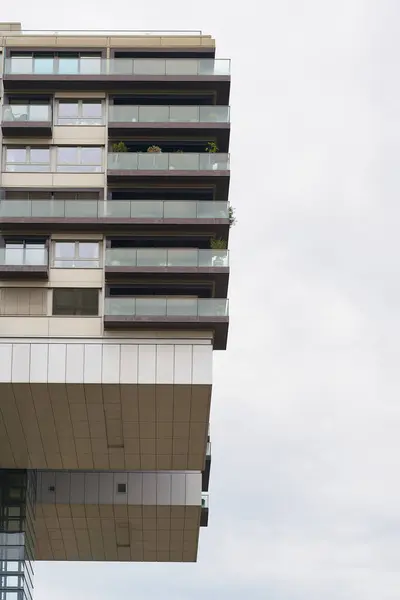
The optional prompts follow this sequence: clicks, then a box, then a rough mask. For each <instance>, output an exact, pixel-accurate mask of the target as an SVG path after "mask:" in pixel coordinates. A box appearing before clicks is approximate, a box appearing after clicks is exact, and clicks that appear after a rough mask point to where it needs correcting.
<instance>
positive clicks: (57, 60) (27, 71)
mask: <svg viewBox="0 0 400 600" xmlns="http://www.w3.org/2000/svg"><path fill="white" fill-rule="evenodd" d="M5 74H6V75H40V76H43V75H49V76H53V75H102V76H103V75H105V76H107V75H127V76H129V75H136V76H140V75H153V76H165V75H169V76H177V77H180V76H181V75H184V76H190V75H192V76H209V77H213V76H215V77H217V76H221V75H229V74H230V60H229V59H221V58H219V59H212V58H201V59H192V58H166V59H165V58H111V59H106V58H101V57H99V56H93V57H90V56H82V57H80V58H79V57H74V56H71V57H69V56H62V55H59V56H56V57H53V56H34V55H33V56H12V57H10V58H7V59H6V64H5Z"/></svg>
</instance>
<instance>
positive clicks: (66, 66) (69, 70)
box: [58, 56, 79, 75]
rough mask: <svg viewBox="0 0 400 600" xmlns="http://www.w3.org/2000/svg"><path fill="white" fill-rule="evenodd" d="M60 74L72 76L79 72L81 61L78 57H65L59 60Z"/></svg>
mask: <svg viewBox="0 0 400 600" xmlns="http://www.w3.org/2000/svg"><path fill="white" fill-rule="evenodd" d="M58 72H59V73H61V74H65V75H68V74H72V75H74V74H75V73H78V72H79V59H78V57H72V56H71V57H64V56H60V57H59V58H58Z"/></svg>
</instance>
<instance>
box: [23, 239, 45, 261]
mask: <svg viewBox="0 0 400 600" xmlns="http://www.w3.org/2000/svg"><path fill="white" fill-rule="evenodd" d="M46 263H47V252H46V247H45V245H44V244H27V245H26V250H25V264H27V265H45V264H46Z"/></svg>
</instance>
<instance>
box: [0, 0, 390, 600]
mask: <svg viewBox="0 0 400 600" xmlns="http://www.w3.org/2000/svg"><path fill="white" fill-rule="evenodd" d="M399 17H400V4H399V2H398V0H258V1H257V0H248V1H246V2H241V3H238V5H237V7H234V6H233V2H228V0H197V1H196V2H190V1H188V0H185V1H183V0H167V1H161V0H150V1H149V2H136V1H133V0H116V1H114V2H110V1H106V0H97V1H96V2H93V3H91V2H82V0H68V1H67V2H61V1H60V2H58V1H54V2H45V0H35V1H34V2H32V1H31V0H19V1H18V2H15V3H12V2H3V3H2V7H1V20H3V21H7V20H16V21H23V24H24V27H25V28H26V29H42V28H47V29H52V28H54V29H58V28H80V29H81V28H101V29H105V28H116V29H123V28H130V29H141V28H142V29H144V28H151V29H154V28H160V29H168V28H174V29H202V30H203V31H204V32H205V33H211V34H213V35H214V36H215V37H216V38H217V41H218V56H219V57H221V58H223V57H231V58H232V60H233V86H232V95H231V105H232V119H233V125H232V129H233V134H232V144H231V151H232V155H233V156H232V165H233V175H232V187H231V200H232V203H233V204H234V206H235V207H236V209H237V215H238V220H239V223H238V225H237V227H235V229H234V230H233V233H232V238H231V242H232V243H231V247H232V276H231V286H230V297H231V315H232V321H231V322H232V324H231V330H230V344H229V350H228V351H227V352H226V353H218V354H217V355H216V359H215V362H216V368H215V379H216V383H215V388H214V390H215V391H214V397H213V415H212V419H213V422H212V435H213V467H212V480H211V515H210V526H209V528H208V530H202V535H201V542H200V544H201V545H200V552H199V562H198V564H195V565H187V564H186V565H176V564H174V565H162V564H160V565H157V564H156V565H154V564H151V565H142V564H120V565H115V564H98V565H96V564H90V565H87V564H83V565H82V564H81V565H78V564H56V563H55V564H49V563H43V564H37V566H36V599H37V600H53V599H54V598H57V600H70V599H71V597H73V598H74V599H75V600H109V599H110V598H122V597H124V598H135V600H145V599H146V600H158V599H159V598H160V597H162V598H163V599H164V600H188V599H190V600H204V598H219V599H227V600H228V599H229V600H239V599H240V600H242V599H243V596H244V595H246V596H247V597H248V598H251V599H252V600H267V599H268V600H320V599H322V598H323V600H350V599H351V600H358V599H360V600H361V599H362V600H376V599H377V598H379V600H398V597H399V589H400V481H399V474H400V436H399V433H398V432H399V431H400V374H399V368H398V365H399V335H400V309H399V301H400V283H399V281H400V279H399V263H400V256H399V236H398V229H399V222H400V208H399V206H400V198H399V190H400V169H399V162H400V160H399V154H400V153H399V150H400V118H399V115H400V112H399V106H400V86H399V83H398V80H399V67H398V61H399V58H398V57H399V51H400V38H399V35H398V24H399Z"/></svg>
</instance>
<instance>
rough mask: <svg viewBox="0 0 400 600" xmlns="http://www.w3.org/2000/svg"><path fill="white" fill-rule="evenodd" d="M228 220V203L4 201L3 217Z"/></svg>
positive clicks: (1, 206)
mask: <svg viewBox="0 0 400 600" xmlns="http://www.w3.org/2000/svg"><path fill="white" fill-rule="evenodd" d="M7 217H9V218H28V219H29V218H32V219H34V218H45V219H50V218H54V219H58V218H71V219H74V218H75V219H79V218H81V219H107V218H109V219H174V220H179V219H190V220H191V219H229V206H228V203H227V202H212V201H209V202H207V201H198V202H196V201H194V200H193V201H191V200H187V201H185V200H109V201H104V200H1V201H0V218H3V219H4V218H7Z"/></svg>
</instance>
